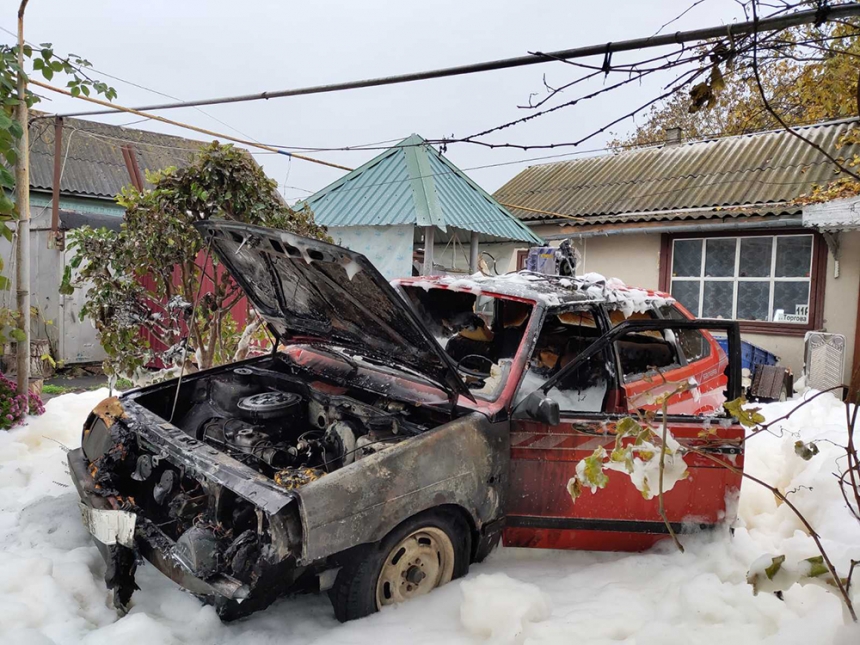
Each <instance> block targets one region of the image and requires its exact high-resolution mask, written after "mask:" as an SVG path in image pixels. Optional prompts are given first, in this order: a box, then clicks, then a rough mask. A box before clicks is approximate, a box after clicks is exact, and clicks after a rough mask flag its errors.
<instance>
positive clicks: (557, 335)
mask: <svg viewBox="0 0 860 645" xmlns="http://www.w3.org/2000/svg"><path fill="white" fill-rule="evenodd" d="M600 336H601V330H600V328H599V326H598V324H597V321H596V319H595V316H594V312H593V311H592V310H580V311H565V312H548V313H547V316H546V319H545V320H544V324H543V328H542V329H541V332H540V334H539V335H538V338H537V342H536V343H535V348H534V351H533V352H532V356H531V357H530V359H529V363H528V365H527V369H526V373H525V375H524V377H523V381H522V383H521V384H520V388H519V390H518V392H517V396H516V398H515V400H514V405H518V404H519V403H520V402H521V401H522V400H523V399H525V397H527V396H528V395H529V394H531V393H532V392H534V391H535V390H538V389H539V388H541V387H542V386H544V385H545V384H546V383H547V381H549V379H551V378H552V377H554V376H555V375H556V374H558V373H559V372H561V370H562V369H564V368H565V367H566V366H567V365H569V364H570V363H571V362H573V361H574V360H576V358H577V357H578V356H579V355H580V354H581V353H582V352H583V351H584V350H585V349H586V348H588V347H589V346H590V345H591V344H592V343H594V342H595V341H596V340H597V339H598V338H600ZM609 382H610V381H609V370H608V368H607V360H606V357H605V354H604V353H603V352H601V353H599V354H596V355H594V356H592V357H590V358H588V359H587V360H585V361H584V362H583V363H582V364H581V365H579V366H577V367H575V368H574V369H573V370H571V371H570V372H569V373H567V374H565V375H564V376H563V377H562V378H561V379H560V380H559V381H557V382H556V383H555V385H554V386H553V387H552V388H550V389H549V391H548V392H547V396H549V397H550V398H552V399H554V400H555V401H557V402H558V404H559V410H560V411H561V412H600V411H602V410H603V404H604V400H605V398H606V393H607V392H608V390H609Z"/></svg>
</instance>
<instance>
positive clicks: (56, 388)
mask: <svg viewBox="0 0 860 645" xmlns="http://www.w3.org/2000/svg"><path fill="white" fill-rule="evenodd" d="M66 392H71V388H68V387H63V386H62V385H53V384H51V383H46V384H45V385H43V386H42V394H65V393H66Z"/></svg>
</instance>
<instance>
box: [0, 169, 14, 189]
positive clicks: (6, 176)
mask: <svg viewBox="0 0 860 645" xmlns="http://www.w3.org/2000/svg"><path fill="white" fill-rule="evenodd" d="M0 186H2V187H3V188H9V189H12V188H15V177H13V176H12V173H11V172H9V170H8V169H7V168H6V167H5V166H0Z"/></svg>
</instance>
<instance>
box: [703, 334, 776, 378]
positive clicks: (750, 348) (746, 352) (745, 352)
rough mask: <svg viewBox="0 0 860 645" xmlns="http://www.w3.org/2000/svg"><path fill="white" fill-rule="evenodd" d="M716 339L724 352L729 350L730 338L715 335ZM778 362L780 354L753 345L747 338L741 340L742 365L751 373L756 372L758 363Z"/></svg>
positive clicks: (773, 363)
mask: <svg viewBox="0 0 860 645" xmlns="http://www.w3.org/2000/svg"><path fill="white" fill-rule="evenodd" d="M714 339H715V340H716V341H717V342H718V343H719V344H720V347H722V348H723V351H724V352H726V353H728V352H729V339H728V338H726V337H725V336H714ZM778 362H779V356H776V355H775V354H771V353H770V352H769V351H767V350H766V349H762V348H761V347H759V346H758V345H753V344H752V343H748V342H747V341H745V340H742V341H741V367H742V368H746V369H748V370H749V371H750V373H751V374H754V373H755V366H756V365H776V364H777V363H778Z"/></svg>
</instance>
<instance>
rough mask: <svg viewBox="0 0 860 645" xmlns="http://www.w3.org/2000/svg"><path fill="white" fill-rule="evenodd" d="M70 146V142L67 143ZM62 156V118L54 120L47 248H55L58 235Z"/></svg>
mask: <svg viewBox="0 0 860 645" xmlns="http://www.w3.org/2000/svg"><path fill="white" fill-rule="evenodd" d="M69 145H71V141H70V142H69ZM62 156H63V117H61V116H58V117H56V118H55V119H54V180H53V181H52V182H51V183H52V185H53V190H52V191H51V197H52V199H51V238H50V239H49V240H48V248H52V247H53V248H57V247H58V245H57V238H58V237H59V234H60V180H61V179H62V172H63V169H62V162H61V161H60V157H62Z"/></svg>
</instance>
